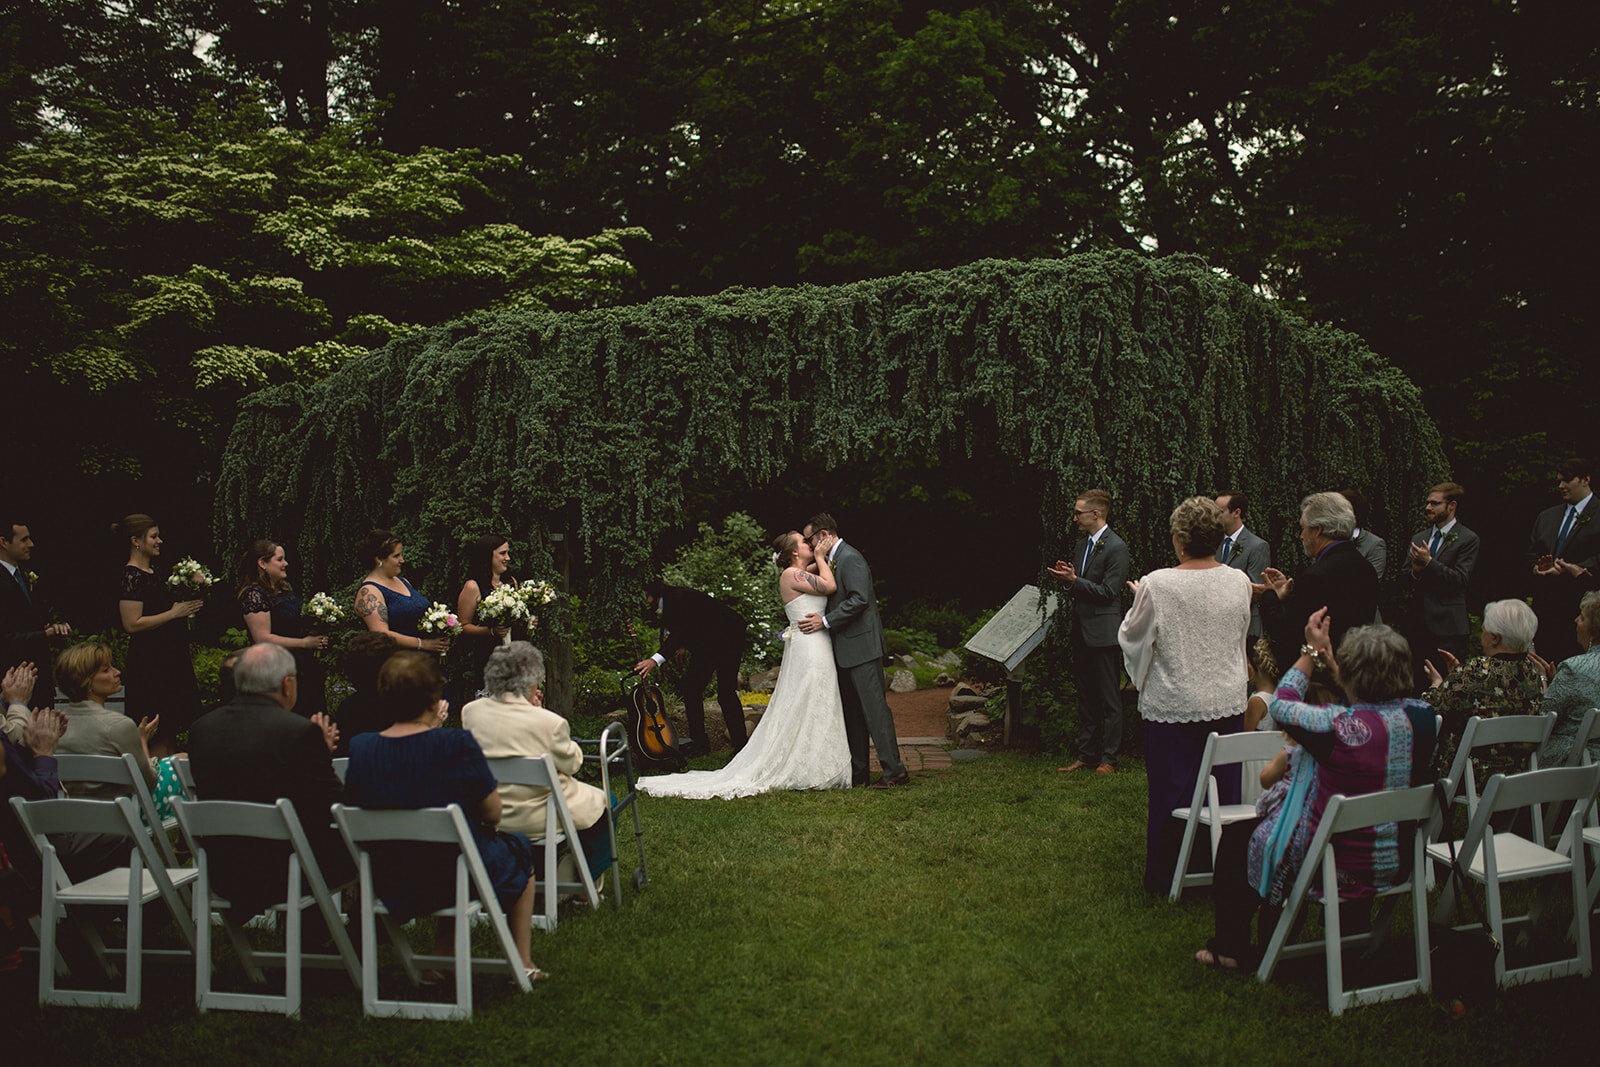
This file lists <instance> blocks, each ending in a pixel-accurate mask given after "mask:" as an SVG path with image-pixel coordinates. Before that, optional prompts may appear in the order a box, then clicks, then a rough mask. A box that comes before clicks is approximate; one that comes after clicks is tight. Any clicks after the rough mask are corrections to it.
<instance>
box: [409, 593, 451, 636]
mask: <svg viewBox="0 0 1600 1067" xmlns="http://www.w3.org/2000/svg"><path fill="white" fill-rule="evenodd" d="M417 629H418V630H419V631H421V632H422V633H425V634H434V635H436V636H439V637H454V636H455V635H456V634H458V633H460V632H461V620H460V619H458V618H456V613H455V612H453V611H451V610H450V609H449V608H447V607H445V606H444V605H443V604H441V603H439V602H438V601H437V600H436V601H434V602H433V603H432V604H429V605H428V610H427V611H425V612H423V613H422V621H421V622H419V623H417Z"/></svg>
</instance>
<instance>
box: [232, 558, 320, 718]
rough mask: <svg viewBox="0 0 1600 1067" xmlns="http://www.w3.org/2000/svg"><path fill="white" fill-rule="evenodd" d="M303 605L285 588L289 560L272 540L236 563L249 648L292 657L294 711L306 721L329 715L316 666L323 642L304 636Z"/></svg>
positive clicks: (290, 588) (291, 588) (295, 593)
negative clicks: (296, 682)
mask: <svg viewBox="0 0 1600 1067" xmlns="http://www.w3.org/2000/svg"><path fill="white" fill-rule="evenodd" d="M303 607H304V601H303V600H302V599H301V597H300V594H299V592H298V591H296V589H295V587H294V586H293V585H291V584H290V583H289V559H288V557H287V556H286V555H285V554H284V551H283V546H282V545H280V544H278V543H277V542H276V541H267V540H260V541H253V542H251V544H250V547H249V548H247V549H245V552H244V556H243V557H241V558H240V560H239V610H240V611H241V612H242V613H243V614H244V628H245V630H247V631H248V632H249V634H250V643H251V644H253V645H261V644H271V645H280V646H282V647H283V648H286V649H288V650H289V652H290V654H291V655H293V656H294V671H295V674H296V675H298V676H299V679H300V686H299V693H300V695H299V697H298V698H297V699H296V700H295V704H294V710H295V711H297V712H299V713H300V714H301V715H304V716H306V717H307V718H310V717H311V716H312V715H325V714H327V711H328V692H327V687H326V685H325V684H324V683H325V677H326V673H327V672H326V671H324V670H323V669H322V664H321V663H319V662H317V657H316V652H317V650H318V649H322V648H327V647H328V639H327V638H326V637H324V636H322V635H320V634H308V633H307V632H306V631H307V629H308V627H307V624H306V620H305V617H304V616H303V615H301V613H300V612H301V609H302V608H303Z"/></svg>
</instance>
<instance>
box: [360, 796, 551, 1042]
mask: <svg viewBox="0 0 1600 1067" xmlns="http://www.w3.org/2000/svg"><path fill="white" fill-rule="evenodd" d="M333 821H334V822H335V823H336V824H337V825H338V827H339V833H340V834H341V835H342V836H343V837H344V840H345V844H346V845H347V846H348V847H349V849H350V855H351V856H352V857H353V858H354V859H355V861H356V868H357V871H358V872H359V876H360V879H361V1006H362V1010H363V1011H365V1012H366V1014H368V1015H373V1016H383V1017H395V1016H398V1017H400V1018H405V1019H470V1018H472V974H473V970H474V968H476V969H477V970H478V971H481V972H485V973H493V972H495V971H499V970H501V969H502V968H504V969H505V972H506V973H508V974H509V975H510V976H511V979H512V981H514V982H516V984H517V988H518V989H520V990H522V992H524V993H526V992H528V991H529V990H530V989H531V988H532V985H531V984H530V983H529V981H528V974H527V972H526V971H525V970H524V969H523V966H522V956H521V954H520V953H518V952H517V946H516V943H515V942H514V941H512V939H511V930H510V928H509V927H507V925H506V916H505V912H503V911H502V910H501V909H500V901H499V899H498V898H497V897H496V896H495V892H494V886H493V885H492V884H491V883H490V881H489V875H488V872H486V871H485V870H484V869H483V860H482V859H481V858H480V857H479V855H478V846H477V844H476V842H474V840H473V838H472V831H471V830H469V829H468V828H467V820H466V816H464V815H463V814H462V813H461V807H460V805H457V804H451V805H450V806H449V807H445V808H421V809H417V810H405V811H368V810H363V809H361V808H348V807H345V806H344V805H343V804H335V805H333ZM390 841H394V842H406V843H416V844H442V845H454V846H455V847H456V862H455V889H456V891H455V903H454V904H453V905H452V906H450V907H446V908H440V909H439V910H438V911H435V912H434V913H433V914H434V915H438V916H444V917H447V918H453V919H454V920H455V953H454V955H452V956H422V955H418V954H416V953H415V952H413V951H412V949H411V944H410V942H409V941H407V940H406V935H405V931H404V930H403V929H402V928H401V925H400V923H398V922H396V921H395V919H394V917H393V916H392V915H390V914H389V910H388V909H387V908H385V907H384V905H383V900H382V899H381V898H380V897H379V896H378V891H377V890H376V888H375V887H374V886H373V881H372V859H371V856H370V854H369V853H368V851H367V846H368V845H369V844H374V843H382V842H390ZM473 890H476V892H477V899H476V900H474V899H472V891H473ZM480 913H481V914H486V915H487V916H488V918H489V924H490V926H491V927H492V928H493V930H494V934H495V937H496V939H497V941H498V943H499V945H500V951H501V955H500V956H496V957H479V958H474V957H473V955H472V947H471V941H470V936H471V926H472V922H471V920H472V919H473V918H474V917H475V916H477V915H479V914H480ZM378 919H381V920H382V921H383V927H384V930H385V932H387V934H388V936H389V941H390V942H391V943H392V944H393V945H394V950H395V953H396V954H397V955H398V956H399V957H400V962H401V965H402V966H404V967H405V971H406V976H407V977H408V978H410V979H411V982H412V984H413V985H416V984H418V983H419V981H420V973H419V971H418V967H417V965H418V964H419V963H421V964H426V965H428V966H430V967H434V966H437V967H444V966H453V967H454V968H455V982H456V999H455V1003H453V1004H438V1003H433V1002H429V1001H415V1000H385V999H383V998H381V997H379V995H378V938H377V923H376V920H378Z"/></svg>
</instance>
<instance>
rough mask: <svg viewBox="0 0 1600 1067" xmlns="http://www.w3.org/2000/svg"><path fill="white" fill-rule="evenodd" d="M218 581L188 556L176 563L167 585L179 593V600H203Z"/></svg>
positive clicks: (168, 577) (168, 576)
mask: <svg viewBox="0 0 1600 1067" xmlns="http://www.w3.org/2000/svg"><path fill="white" fill-rule="evenodd" d="M216 581H217V580H216V579H215V578H213V577H211V572H210V571H208V570H206V569H205V567H203V566H201V565H200V564H199V563H197V562H195V561H194V560H193V559H191V558H189V557H188V556H185V557H183V558H182V559H180V560H179V561H178V562H176V563H174V564H173V565H172V573H171V574H169V575H167V585H168V586H169V587H171V588H172V589H173V590H174V591H175V592H176V593H177V595H178V599H179V600H201V599H203V598H204V597H205V595H206V594H207V593H209V592H211V587H212V586H213V585H215V584H216Z"/></svg>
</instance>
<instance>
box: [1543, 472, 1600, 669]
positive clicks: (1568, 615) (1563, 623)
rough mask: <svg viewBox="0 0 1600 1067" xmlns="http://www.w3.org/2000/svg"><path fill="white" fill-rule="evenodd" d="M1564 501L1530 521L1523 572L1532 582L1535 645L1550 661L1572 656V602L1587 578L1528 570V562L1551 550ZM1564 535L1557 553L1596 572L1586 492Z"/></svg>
mask: <svg viewBox="0 0 1600 1067" xmlns="http://www.w3.org/2000/svg"><path fill="white" fill-rule="evenodd" d="M1567 507H1568V505H1566V504H1557V505H1556V506H1555V507H1550V508H1545V509H1544V510H1543V511H1541V512H1539V514H1538V516H1537V517H1536V518H1535V519H1534V520H1533V536H1532V537H1530V538H1529V539H1528V553H1527V571H1526V572H1525V573H1526V574H1527V575H1528V580H1529V581H1530V582H1531V584H1532V592H1533V613H1534V614H1535V615H1537V616H1539V640H1538V649H1539V652H1540V654H1541V655H1543V656H1545V657H1547V658H1549V659H1550V660H1551V662H1555V661H1556V660H1559V659H1566V658H1567V657H1568V656H1572V655H1576V654H1577V653H1578V651H1579V649H1578V638H1577V635H1576V634H1575V633H1574V630H1573V619H1574V618H1575V617H1576V616H1577V614H1578V601H1579V600H1580V599H1582V597H1583V594H1584V591H1585V590H1587V589H1589V588H1592V582H1588V581H1584V580H1582V579H1577V578H1569V577H1567V576H1566V575H1564V574H1561V575H1539V574H1534V573H1533V565H1534V564H1535V563H1536V562H1537V561H1538V559H1539V557H1540V556H1543V555H1552V556H1553V555H1555V554H1556V537H1557V535H1559V534H1560V532H1561V521H1562V520H1563V519H1565V518H1566V516H1567ZM1578 519H1579V521H1578V522H1575V523H1573V525H1572V531H1571V532H1570V533H1568V534H1567V543H1566V544H1564V545H1562V546H1561V558H1562V559H1564V560H1566V561H1567V562H1568V563H1576V564H1577V565H1578V566H1580V567H1587V568H1589V572H1590V573H1591V574H1594V573H1597V572H1600V499H1596V498H1594V497H1590V499H1589V503H1588V504H1586V505H1585V506H1584V509H1583V510H1582V511H1581V512H1579V513H1578Z"/></svg>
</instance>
